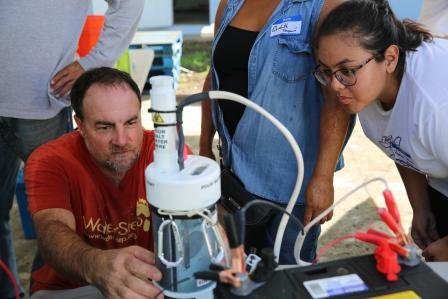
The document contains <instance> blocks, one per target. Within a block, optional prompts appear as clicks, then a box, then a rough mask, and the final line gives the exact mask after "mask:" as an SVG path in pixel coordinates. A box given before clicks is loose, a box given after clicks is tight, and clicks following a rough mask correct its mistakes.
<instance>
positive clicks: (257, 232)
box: [245, 204, 320, 265]
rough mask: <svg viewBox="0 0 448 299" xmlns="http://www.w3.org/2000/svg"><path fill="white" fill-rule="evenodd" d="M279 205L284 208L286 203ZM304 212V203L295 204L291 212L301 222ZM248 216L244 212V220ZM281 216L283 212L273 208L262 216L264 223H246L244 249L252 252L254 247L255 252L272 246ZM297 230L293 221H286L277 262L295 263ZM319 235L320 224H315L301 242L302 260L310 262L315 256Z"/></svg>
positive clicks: (284, 263) (282, 263) (283, 263)
mask: <svg viewBox="0 0 448 299" xmlns="http://www.w3.org/2000/svg"><path fill="white" fill-rule="evenodd" d="M279 206H281V207H282V208H286V205H282V204H279ZM304 213H305V205H304V204H297V205H296V206H295V207H294V209H293V210H292V214H293V215H295V216H296V217H297V218H298V219H299V220H300V222H302V223H303V216H304ZM248 216H249V214H248V213H246V220H247V217H248ZM252 216H253V215H252ZM282 216H283V212H280V211H278V210H274V211H271V212H269V214H268V215H267V216H265V217H263V219H264V221H267V222H266V223H261V224H258V225H246V238H245V245H246V251H247V252H253V250H254V249H256V250H257V253H259V250H261V249H262V248H266V247H267V248H274V243H275V237H276V235H277V229H278V226H279V224H280V220H281V218H282ZM252 218H253V217H252ZM266 219H268V220H266ZM299 231H300V229H299V227H298V226H297V224H296V223H295V222H294V221H288V225H287V226H286V229H285V232H284V235H283V240H282V245H281V247H280V258H279V262H280V264H281V265H294V264H296V260H295V258H294V244H295V241H296V238H297V235H298V233H299ZM319 235H320V225H319V224H317V225H315V226H313V227H312V228H311V229H310V231H309V232H308V234H307V236H306V238H305V241H304V243H303V246H302V250H301V251H300V258H301V259H302V260H303V261H306V262H312V261H313V260H314V258H315V257H316V248H317V240H318V238H319Z"/></svg>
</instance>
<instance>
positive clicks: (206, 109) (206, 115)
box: [199, 0, 227, 160]
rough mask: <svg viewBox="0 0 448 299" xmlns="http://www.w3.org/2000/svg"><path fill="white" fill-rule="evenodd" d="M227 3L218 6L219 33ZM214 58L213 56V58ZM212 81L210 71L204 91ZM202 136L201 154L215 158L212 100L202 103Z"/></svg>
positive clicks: (223, 1) (223, 2) (224, 1)
mask: <svg viewBox="0 0 448 299" xmlns="http://www.w3.org/2000/svg"><path fill="white" fill-rule="evenodd" d="M226 4H227V0H221V2H220V3H219V6H218V10H217V11H216V17H215V27H214V28H215V34H216V33H217V31H218V29H219V26H220V25H221V19H222V17H223V14H224V8H225V6H226ZM211 59H213V57H212V58H211ZM211 88H212V82H211V72H210V71H209V72H208V74H207V77H206V78H205V81H204V85H203V87H202V91H204V92H206V91H209V90H211ZM201 110H202V116H201V136H200V138H199V155H201V156H205V157H209V158H211V159H213V160H215V159H216V158H215V155H214V154H213V149H212V145H213V137H214V136H215V133H216V129H215V127H214V125H213V120H212V111H211V105H210V100H207V101H202V103H201Z"/></svg>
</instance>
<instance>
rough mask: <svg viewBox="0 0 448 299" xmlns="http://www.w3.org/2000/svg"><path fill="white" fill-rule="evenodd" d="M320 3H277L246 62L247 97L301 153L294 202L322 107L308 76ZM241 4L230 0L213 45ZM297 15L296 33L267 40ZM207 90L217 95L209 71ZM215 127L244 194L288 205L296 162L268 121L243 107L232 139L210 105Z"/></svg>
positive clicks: (313, 149)
mask: <svg viewBox="0 0 448 299" xmlns="http://www.w3.org/2000/svg"><path fill="white" fill-rule="evenodd" d="M323 1H324V0H281V1H280V3H279V5H278V7H277V8H276V10H275V11H274V13H273V14H272V15H271V17H270V18H269V20H268V21H267V23H266V24H265V26H264V27H263V28H262V29H261V31H260V33H259V35H258V36H257V39H256V41H255V43H254V45H253V48H252V50H251V53H250V56H249V61H248V97H249V99H251V100H252V101H253V102H255V103H257V104H258V105H260V106H262V107H263V108H264V109H266V110H267V111H268V112H270V113H271V114H272V115H274V116H275V117H276V118H277V119H278V120H279V121H280V122H281V123H282V124H283V125H284V126H286V127H287V128H288V129H289V131H290V132H291V134H292V135H293V136H294V137H295V139H296V141H297V143H298V144H299V147H300V149H301V151H302V154H303V160H304V167H305V173H304V180H303V185H302V191H301V193H300V195H299V199H298V201H297V202H298V203H303V202H304V190H305V189H306V186H307V184H308V181H309V179H310V176H311V175H312V171H313V168H314V165H315V162H316V156H317V151H318V146H319V119H320V110H321V108H322V105H323V97H322V94H321V90H320V86H319V85H318V83H317V81H316V80H315V78H314V77H313V74H312V71H313V69H314V68H315V65H316V63H315V60H314V56H313V51H312V45H311V40H312V34H313V29H314V24H316V22H317V20H318V18H319V14H320V10H321V8H322V5H323ZM243 2H244V0H229V1H228V3H227V6H226V7H225V11H224V15H223V19H222V22H221V26H220V28H219V29H218V31H217V32H216V37H215V39H214V41H213V45H212V57H213V55H214V51H215V47H216V43H217V42H218V40H219V39H220V37H221V35H222V33H223V31H224V29H225V28H226V26H227V25H228V24H229V23H230V22H231V20H232V19H233V17H234V16H235V15H236V13H237V12H238V10H239V9H240V8H241V6H242V4H243ZM292 16H300V17H301V20H302V25H301V30H300V34H297V35H286V34H285V35H277V36H272V37H271V27H272V25H273V23H275V22H276V21H278V20H282V19H283V18H287V17H292ZM211 72H212V84H213V85H212V86H213V89H215V90H219V78H218V75H217V72H216V70H215V69H214V66H213V59H212V66H211ZM212 115H213V122H214V124H215V127H216V128H217V130H218V133H219V135H220V137H221V140H222V149H223V151H222V152H223V158H224V163H225V164H226V165H230V166H231V168H232V170H233V171H234V172H235V174H236V175H237V176H238V177H239V178H240V179H241V180H242V181H243V183H244V185H245V187H246V189H247V190H248V191H249V192H251V193H253V194H255V195H257V196H260V197H262V198H265V199H269V200H271V201H274V202H277V203H287V202H288V201H289V198H290V196H291V193H292V190H293V188H294V185H295V182H296V178H297V162H296V159H295V157H294V154H293V152H292V150H291V147H290V145H289V144H288V142H287V141H286V139H285V138H284V137H283V135H282V134H281V133H280V131H278V130H277V129H276V128H275V127H274V126H273V125H272V124H271V123H270V122H269V121H268V120H267V119H265V118H264V117H263V116H261V115H260V114H258V113H256V112H255V111H253V110H252V109H250V108H246V109H245V111H244V114H243V116H242V118H241V120H240V122H239V123H238V126H237V128H236V131H235V134H234V136H233V138H230V135H229V133H228V131H227V128H226V127H225V125H224V122H223V115H222V111H221V110H220V108H219V105H217V103H216V102H215V101H212Z"/></svg>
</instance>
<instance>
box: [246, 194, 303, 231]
mask: <svg viewBox="0 0 448 299" xmlns="http://www.w3.org/2000/svg"><path fill="white" fill-rule="evenodd" d="M257 204H258V205H267V206H271V207H273V208H275V209H277V210H279V211H280V212H282V213H284V214H286V215H288V216H289V217H290V218H291V220H292V221H293V222H295V223H296V224H297V226H298V227H300V229H301V230H303V224H302V222H300V220H299V218H297V216H296V215H294V214H291V213H289V212H288V211H287V210H286V209H285V208H283V207H281V206H279V205H276V204H275V203H273V202H270V201H267V200H262V199H254V200H251V201H250V202H249V203H247V204H246V205H245V206H244V207H243V208H242V209H241V210H242V212H243V213H246V212H247V210H249V208H250V207H252V206H254V205H257Z"/></svg>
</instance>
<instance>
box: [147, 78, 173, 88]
mask: <svg viewBox="0 0 448 299" xmlns="http://www.w3.org/2000/svg"><path fill="white" fill-rule="evenodd" d="M149 83H151V86H152V87H153V88H154V87H155V86H169V87H173V84H174V80H173V77H171V76H153V77H151V78H150V79H149Z"/></svg>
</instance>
